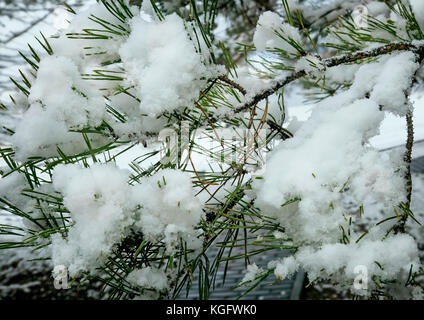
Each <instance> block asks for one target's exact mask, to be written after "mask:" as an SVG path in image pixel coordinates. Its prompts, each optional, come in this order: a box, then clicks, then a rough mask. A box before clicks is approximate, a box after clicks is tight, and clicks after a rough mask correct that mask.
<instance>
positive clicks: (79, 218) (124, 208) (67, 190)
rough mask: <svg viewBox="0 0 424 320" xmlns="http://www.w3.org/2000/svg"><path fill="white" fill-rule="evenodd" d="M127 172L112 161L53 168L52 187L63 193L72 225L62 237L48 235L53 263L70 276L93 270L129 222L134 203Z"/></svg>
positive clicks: (59, 235)
mask: <svg viewBox="0 0 424 320" xmlns="http://www.w3.org/2000/svg"><path fill="white" fill-rule="evenodd" d="M128 175H129V173H128V172H127V171H124V170H121V169H119V168H116V167H115V166H114V165H112V164H110V165H96V164H95V165H93V166H92V167H91V168H81V167H80V166H78V165H66V166H64V165H61V166H57V167H56V168H55V172H54V175H53V186H54V187H55V188H56V190H58V191H60V192H61V193H62V194H63V199H64V204H65V206H66V208H68V210H69V211H70V215H71V218H72V219H73V221H74V222H75V224H74V226H73V227H71V228H70V229H69V231H68V236H67V238H66V239H64V238H62V235H61V234H60V233H58V234H55V235H53V236H52V259H53V263H54V265H65V266H68V270H69V274H70V275H71V276H72V275H75V274H77V273H78V272H79V271H81V270H94V268H95V267H97V266H98V265H99V263H101V262H102V261H103V260H102V259H104V258H105V257H106V256H107V255H108V254H109V253H110V251H111V249H112V247H113V245H114V244H115V243H117V242H119V240H120V239H121V237H122V236H123V235H124V230H125V227H127V226H129V225H130V224H131V222H132V221H131V220H130V219H129V216H130V213H131V210H133V206H134V205H135V204H134V203H133V202H132V201H131V200H132V198H131V193H130V188H129V185H128V184H127V179H128ZM106 179H107V182H106V181H105V180H106ZM88 243H89V244H90V245H87V244H88Z"/></svg>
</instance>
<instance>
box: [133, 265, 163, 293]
mask: <svg viewBox="0 0 424 320" xmlns="http://www.w3.org/2000/svg"><path fill="white" fill-rule="evenodd" d="M127 281H128V282H130V283H132V284H134V285H137V286H140V287H143V288H152V289H156V290H159V291H160V290H164V289H167V288H168V279H167V277H166V274H165V272H163V271H162V270H160V269H156V268H152V267H145V268H142V269H135V270H133V271H132V272H131V273H130V274H129V275H128V276H127Z"/></svg>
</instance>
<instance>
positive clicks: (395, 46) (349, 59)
mask: <svg viewBox="0 0 424 320" xmlns="http://www.w3.org/2000/svg"><path fill="white" fill-rule="evenodd" d="M396 51H412V52H414V53H415V54H417V55H418V56H419V57H424V43H420V44H419V45H413V44H411V43H391V44H387V45H384V46H381V47H378V48H375V49H372V50H368V51H359V52H356V53H354V54H346V55H342V56H336V57H333V58H329V59H323V60H322V62H323V65H324V66H325V67H326V68H332V67H336V66H339V65H342V64H347V63H354V62H357V61H361V60H364V59H369V58H375V57H379V56H382V55H385V54H390V53H392V52H396ZM421 60H422V59H421ZM307 75H308V73H307V72H306V71H304V70H300V71H296V72H293V73H292V74H290V75H289V76H287V77H283V78H280V79H277V80H275V81H273V82H272V83H271V85H270V87H269V88H268V89H266V90H264V91H261V92H259V93H257V94H255V95H253V96H251V97H250V99H249V100H248V101H247V102H245V103H244V104H243V105H241V106H239V107H237V108H235V109H234V110H232V111H231V112H230V113H226V114H224V115H222V116H220V117H218V118H217V119H216V121H219V120H224V119H230V118H231V117H232V116H233V115H234V114H237V113H240V112H243V111H246V110H249V109H250V108H252V107H253V106H255V105H256V104H257V103H258V102H260V101H262V100H264V99H266V98H268V97H269V96H271V95H273V94H274V93H276V92H277V91H278V90H280V89H281V88H283V87H285V86H286V85H288V84H290V83H291V82H294V81H296V80H299V79H300V78H302V77H305V76H307Z"/></svg>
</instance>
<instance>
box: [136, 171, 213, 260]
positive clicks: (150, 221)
mask: <svg viewBox="0 0 424 320" xmlns="http://www.w3.org/2000/svg"><path fill="white" fill-rule="evenodd" d="M134 192H135V194H136V195H137V201H138V202H139V203H140V204H141V206H142V210H141V213H140V218H139V221H138V222H136V226H137V227H138V228H140V229H141V230H142V232H143V234H144V235H145V236H146V238H147V239H149V240H151V241H157V240H160V239H164V241H165V243H166V245H167V249H168V251H170V252H173V251H174V250H175V247H176V246H178V245H179V243H178V240H179V239H180V238H182V239H183V240H185V241H187V246H188V248H190V249H196V250H197V249H199V248H201V245H202V238H201V233H199V230H196V227H197V225H198V224H199V223H200V221H201V220H202V219H204V217H205V215H204V212H203V211H202V205H201V202H200V200H199V199H198V198H197V197H195V193H194V190H193V187H192V183H191V178H190V175H189V174H188V173H184V172H180V171H175V170H171V169H164V170H161V171H160V172H159V173H157V174H156V175H154V176H152V177H147V178H146V179H145V180H144V181H143V183H141V184H140V185H137V186H135V187H134Z"/></svg>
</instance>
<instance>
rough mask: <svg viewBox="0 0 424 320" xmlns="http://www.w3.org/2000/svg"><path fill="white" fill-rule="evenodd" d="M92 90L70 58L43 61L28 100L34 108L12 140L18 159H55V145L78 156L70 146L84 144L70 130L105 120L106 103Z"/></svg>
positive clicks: (24, 118)
mask: <svg viewBox="0 0 424 320" xmlns="http://www.w3.org/2000/svg"><path fill="white" fill-rule="evenodd" d="M90 89H91V88H90V87H88V86H87V85H86V84H85V83H83V80H81V76H80V73H79V71H78V68H77V66H76V65H75V64H74V63H73V62H72V61H71V60H70V59H68V58H65V57H61V56H49V57H47V58H45V59H43V61H42V62H41V63H40V66H39V70H38V72H37V78H36V80H35V81H34V83H33V84H32V87H31V91H30V95H29V97H28V103H29V104H30V105H31V106H30V108H29V110H28V111H27V112H26V113H24V115H23V118H22V120H21V121H20V122H19V124H18V125H17V128H16V133H15V135H13V137H12V143H13V144H14V145H15V146H16V149H17V158H18V159H21V160H23V159H25V158H27V157H29V156H52V155H55V154H57V151H56V145H60V146H61V147H63V148H64V149H65V150H66V151H67V152H72V153H75V151H74V149H73V148H72V147H71V145H72V146H74V145H78V142H79V144H81V142H82V143H84V142H83V141H82V139H81V137H80V136H78V135H76V134H69V133H68V131H69V130H71V129H73V130H79V129H83V128H84V127H89V126H90V127H96V126H99V125H100V124H101V122H102V120H103V118H104V113H105V110H104V106H103V100H102V98H101V97H100V95H99V94H98V93H97V92H96V91H94V90H93V89H91V90H90ZM28 137H31V139H28ZM71 150H72V151H71Z"/></svg>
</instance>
